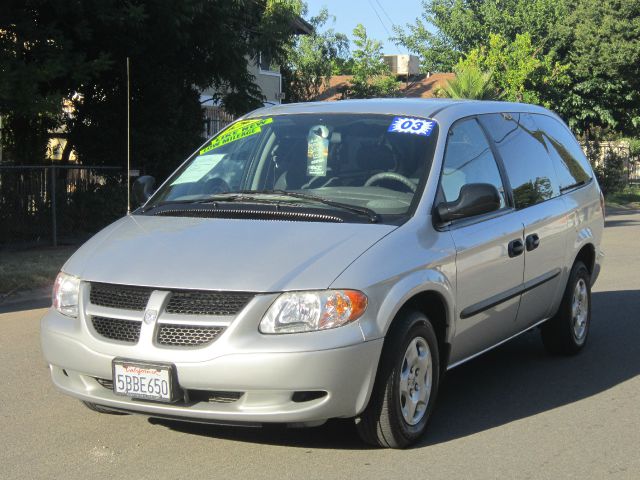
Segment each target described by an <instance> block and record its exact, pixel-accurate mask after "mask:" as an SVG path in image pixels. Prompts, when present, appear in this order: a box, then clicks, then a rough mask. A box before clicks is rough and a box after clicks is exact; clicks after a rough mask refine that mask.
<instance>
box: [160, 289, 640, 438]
mask: <svg viewBox="0 0 640 480" xmlns="http://www.w3.org/2000/svg"><path fill="white" fill-rule="evenodd" d="M638 311H640V290H627V291H613V292H594V293H593V320H592V326H591V331H590V334H589V335H590V337H589V343H588V344H587V346H586V348H585V349H584V351H583V352H581V353H580V354H579V355H577V356H574V357H554V356H550V355H547V354H546V353H545V351H544V349H543V347H542V342H541V340H540V336H539V334H538V331H537V330H533V331H531V332H529V333H526V334H524V335H522V336H520V337H518V338H516V339H514V340H513V341H511V342H508V343H507V344H505V345H503V346H501V347H499V348H497V349H495V350H493V351H491V352H489V353H487V354H485V355H483V356H481V357H479V358H477V359H475V360H473V361H471V362H469V363H467V364H465V365H462V366H460V367H458V368H456V369H454V370H452V371H451V372H449V373H448V375H447V377H446V379H445V382H444V384H443V385H442V388H441V391H440V398H439V402H438V406H437V408H436V410H435V412H434V414H433V417H432V418H431V423H430V425H429V427H428V430H427V433H426V435H425V436H424V438H423V439H422V441H421V442H420V443H419V444H418V445H417V447H416V448H420V447H424V446H428V445H434V444H438V443H442V442H447V441H450V440H455V439H456V438H460V437H465V436H467V435H472V434H474V433H478V432H482V431H484V430H487V429H490V428H494V427H498V426H500V425H504V424H507V423H510V422H513V421H515V420H519V419H522V418H526V417H529V416H532V415H536V414H538V413H541V412H545V411H548V410H552V409H555V408H558V407H561V406H563V405H567V404H570V403H573V402H577V401H579V400H582V399H584V398H588V397H590V396H592V395H596V394H598V393H600V392H603V391H605V390H608V389H610V388H612V387H615V386H616V385H618V384H620V383H622V382H624V381H626V380H629V379H631V378H633V377H635V376H637V375H638V374H640V342H639V341H638V339H640V322H639V321H637V320H636V319H637V318H638V313H637V312H638ZM150 421H151V422H153V423H155V424H160V425H164V426H166V427H168V428H171V429H174V430H177V431H181V432H185V433H191V434H196V435H204V436H211V437H216V438H224V439H228V440H235V441H243V442H253V443H261V444H272V445H283V446H293V447H302V448H325V449H365V448H367V447H366V446H365V445H363V444H362V443H360V441H359V439H358V437H357V434H356V432H355V427H354V426H353V423H352V422H351V421H348V420H343V421H339V420H335V421H330V422H328V423H327V424H325V425H323V426H321V427H316V428H310V429H286V428H283V427H269V428H262V429H260V428H257V429H249V428H237V427H217V426H211V425H198V424H188V423H182V422H174V421H165V420H150Z"/></svg>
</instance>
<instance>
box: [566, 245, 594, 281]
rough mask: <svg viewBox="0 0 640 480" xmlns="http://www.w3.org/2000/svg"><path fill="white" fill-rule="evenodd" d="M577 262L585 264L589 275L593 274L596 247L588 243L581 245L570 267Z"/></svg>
mask: <svg viewBox="0 0 640 480" xmlns="http://www.w3.org/2000/svg"><path fill="white" fill-rule="evenodd" d="M578 260H580V261H581V262H582V263H584V264H585V266H586V267H587V270H589V273H590V274H593V271H594V268H595V264H596V247H595V246H594V245H593V243H591V242H588V243H585V244H584V245H582V247H581V248H580V250H579V251H578V254H577V255H576V257H575V258H574V260H573V263H572V264H571V265H572V267H573V265H575V263H576V262H577V261H578Z"/></svg>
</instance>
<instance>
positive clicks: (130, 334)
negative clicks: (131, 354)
mask: <svg viewBox="0 0 640 480" xmlns="http://www.w3.org/2000/svg"><path fill="white" fill-rule="evenodd" d="M91 322H92V323H93V328H95V330H96V332H98V333H99V334H100V335H102V336H103V337H105V338H108V339H110V340H118V341H119V342H128V343H138V339H139V338H140V322H136V321H134V320H121V319H119V318H106V317H91Z"/></svg>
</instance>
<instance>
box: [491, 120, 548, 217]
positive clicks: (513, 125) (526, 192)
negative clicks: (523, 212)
mask: <svg viewBox="0 0 640 480" xmlns="http://www.w3.org/2000/svg"><path fill="white" fill-rule="evenodd" d="M480 118H481V121H482V122H483V124H484V125H485V126H486V128H487V130H488V131H489V134H490V135H491V137H492V138H493V140H494V142H495V144H496V147H497V148H498V152H499V153H500V157H501V158H502V161H503V162H504V166H505V168H506V170H507V176H508V177H509V182H510V183H511V188H512V189H513V197H514V201H515V204H516V208H518V209H520V208H526V207H530V206H532V205H535V204H537V203H540V202H544V201H545V200H549V199H550V198H553V197H556V196H558V195H559V194H560V188H559V186H558V180H557V174H556V170H555V167H554V166H553V162H552V161H551V158H550V157H549V153H548V152H547V146H546V143H545V140H544V138H543V136H544V135H543V132H542V131H541V130H540V129H539V128H538V126H537V125H536V123H535V122H534V120H533V117H532V115H530V114H526V113H520V114H518V113H509V114H506V113H505V114H490V115H482V116H481V117H480Z"/></svg>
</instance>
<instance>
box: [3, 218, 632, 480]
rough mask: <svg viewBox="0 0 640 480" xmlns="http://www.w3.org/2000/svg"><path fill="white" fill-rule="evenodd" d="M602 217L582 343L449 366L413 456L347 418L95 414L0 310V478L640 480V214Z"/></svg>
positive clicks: (28, 329)
mask: <svg viewBox="0 0 640 480" xmlns="http://www.w3.org/2000/svg"><path fill="white" fill-rule="evenodd" d="M607 223H608V228H607V230H606V232H605V235H606V236H605V241H604V247H605V249H606V252H607V258H606V264H605V268H604V271H603V273H602V275H601V277H600V279H599V281H598V283H597V284H596V287H595V288H594V293H593V306H594V310H593V321H592V330H591V333H590V338H589V344H588V346H587V348H586V349H585V350H584V351H583V352H582V353H581V354H580V355H578V356H576V357H572V358H557V357H556V358H554V357H549V356H547V355H546V354H545V352H544V350H543V348H542V344H541V341H540V339H539V336H538V333H537V332H531V333H527V334H525V335H523V336H521V337H519V338H517V339H516V340H514V341H512V342H510V343H508V344H506V345H504V346H502V347H500V348H498V349H496V350H494V351H492V352H490V353H488V354H486V355H484V356H483V357H480V358H478V359H476V360H474V361H472V362H470V363H468V364H466V365H463V366H461V367H459V368H457V369H455V370H453V371H452V372H450V374H449V375H448V377H447V379H446V383H445V384H444V386H443V389H442V391H441V397H440V401H439V404H438V407H437V409H436V411H435V413H434V416H433V418H432V421H431V424H430V428H429V432H428V434H427V435H426V436H425V438H424V440H423V441H422V442H421V443H420V444H419V445H418V446H417V447H415V448H413V449H410V450H406V451H392V450H377V449H369V448H367V447H365V446H363V445H362V444H361V443H360V442H359V440H358V438H357V435H356V433H355V431H354V429H353V427H352V425H351V423H350V422H346V421H334V422H329V423H328V424H326V425H324V426H322V427H317V428H313V429H305V430H290V429H281V428H280V429H279V428H275V429H274V428H270V429H237V428H233V429H232V428H222V427H214V426H201V425H194V424H184V423H177V422H160V421H153V420H148V419H147V418H145V417H142V416H110V415H100V414H97V413H94V412H91V411H89V410H88V409H86V408H85V407H83V406H82V405H81V404H80V402H78V401H76V400H73V399H71V398H68V397H66V396H64V395H62V394H60V393H58V392H57V391H56V390H55V389H54V388H53V387H52V385H51V382H50V380H49V372H48V370H47V368H46V366H45V364H44V362H43V360H42V357H41V355H40V347H39V343H38V342H39V340H38V322H39V319H40V317H41V316H42V315H43V313H44V310H42V309H38V310H22V311H15V312H11V313H4V314H0V365H1V366H2V371H3V372H4V377H5V378H4V381H3V382H2V388H0V417H1V418H0V478H2V479H14V478H15V479H18V478H19V479H27V478H55V479H76V478H77V479H83V480H86V479H91V480H95V479H100V478H128V479H135V478H145V479H164V478H176V479H177V478H212V479H213V478H215V479H218V478H224V479H235V478H242V479H252V478H269V479H280V478H294V479H300V478H304V479H313V478H322V479H330V478H368V479H376V478H384V479H395V478H418V479H422V478H424V479H427V478H428V479H432V478H447V479H463V478H473V479H476V478H517V479H526V478H549V479H558V478H579V479H585V478H597V479H601V478H605V477H607V478H629V479H638V478H640V400H639V399H640V376H639V375H638V374H639V373H640V313H639V312H640V252H639V250H638V247H640V214H637V213H636V214H629V213H623V214H612V215H610V216H609V220H608V222H607ZM17 308H24V307H23V306H19V307H17Z"/></svg>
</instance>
